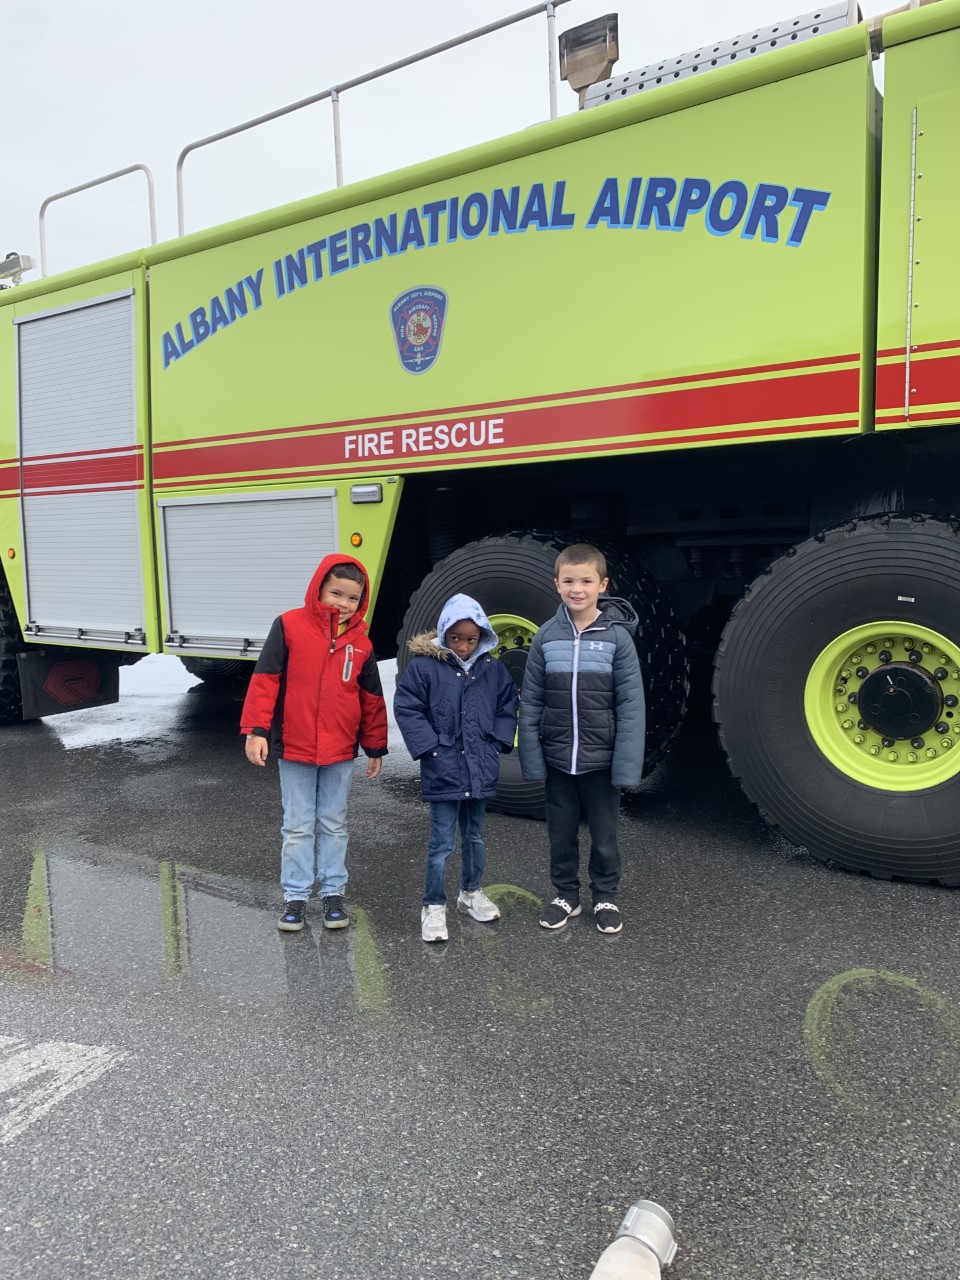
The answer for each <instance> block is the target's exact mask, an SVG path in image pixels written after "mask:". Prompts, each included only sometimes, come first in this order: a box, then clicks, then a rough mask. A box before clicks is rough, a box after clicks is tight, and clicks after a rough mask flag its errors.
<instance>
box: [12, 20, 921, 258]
mask: <svg viewBox="0 0 960 1280" xmlns="http://www.w3.org/2000/svg"><path fill="white" fill-rule="evenodd" d="M532 2H533V0H480V2H479V3H477V4H474V5H469V4H467V3H464V2H462V0H417V3H414V4H399V3H396V0H271V2H270V3H263V0H192V3H189V4H176V5H163V6H160V5H157V6H154V5H146V4H144V3H143V2H142V0H84V2H83V3H77V0H3V3H2V4H0V12H2V14H3V61H2V63H0V107H2V117H0V118H2V120H3V130H2V134H0V257H2V256H3V255H4V254H6V253H8V252H10V251H13V250H16V251H17V252H20V253H29V254H31V255H32V256H33V257H34V259H35V260H36V261H37V263H38V264H39V236H38V230H37V216H38V213H39V208H40V204H41V202H42V201H43V200H44V198H45V197H47V196H49V195H52V194H53V193H54V192H57V191H61V190H63V189H64V188H67V187H71V186H74V185H76V184H78V183H81V182H85V181H87V180H89V179H91V178H95V177H98V176H99V175H101V174H105V173H109V172H111V171H113V170H115V169H120V168H123V167H125V166H126V165H129V164H134V163H140V164H145V165H147V166H149V168H150V169H151V170H152V171H153V174H154V177H155V179H156V183H157V203H158V221H159V237H160V239H161V240H164V239H168V238H170V237H172V236H173V235H175V234H176V189H175V172H176V161H177V156H178V154H179V152H180V150H181V149H182V148H183V147H184V146H185V145H186V144H187V143H189V142H192V141H195V140H196V139H199V138H202V137H205V136H207V135H208V134H211V133H216V132H217V131H219V130H220V129H223V128H227V127H229V126H230V125H233V124H237V123H239V122H241V121H243V120H247V119H250V118H251V117H253V116H257V115H261V114H264V113H266V112H268V111H272V110H274V109H275V108H277V107H280V106H283V105H285V104H286V103H289V102H294V101H296V100H297V99H299V98H304V97H308V96H310V95H311V94H314V93H318V92H320V91H321V90H323V89H326V88H328V87H329V86H330V85H332V84H335V83H337V82H342V81H345V80H348V79H350V78H352V77H355V76H358V75H362V74H364V73H365V72H368V71H372V70H374V69H375V68H377V67H380V66H383V65H384V64H386V63H388V62H393V61H395V60H397V59H400V58H403V57H405V56H407V55H409V54H412V53H415V52H417V51H418V50H420V49H424V48H427V47H428V46H430V45H433V44H438V43H440V42H442V41H444V40H447V39H450V38H451V37H453V36H456V35H460V34H462V33H464V32H467V31H470V30H472V29H474V28H476V27H478V26H482V25H485V24H486V23H488V22H492V21H494V20H496V19H497V18H501V17H505V16H507V15H509V14H512V13H516V12H518V11H520V10H522V9H524V8H527V7H530V5H531V3H532ZM805 3H806V5H809V0H798V3H797V5H796V7H795V8H791V7H790V6H789V4H787V5H786V6H784V4H783V2H782V0H659V2H658V3H656V2H652V0H620V3H619V4H617V3H616V0H571V2H570V3H567V4H564V5H563V6H562V7H561V8H559V9H558V10H557V18H558V29H559V30H563V29H565V28H566V27H570V26H576V25H578V24H579V23H581V22H585V21H587V20H588V19H590V18H594V17H598V16H600V15H601V14H604V13H608V12H613V11H617V12H619V15H620V49H621V56H620V61H619V63H618V64H617V69H618V70H619V71H622V72H626V71H630V70H633V69H635V68H637V67H641V66H644V65H646V64H647V63H648V62H651V61H653V60H654V59H659V58H663V57H667V56H669V55H671V54H680V53H684V52H686V51H688V50H690V49H693V48H695V47H697V46H698V45H700V44H702V43H706V42H707V41H713V40H717V39H721V38H726V37H729V36H733V35H736V34H739V33H740V32H743V31H746V29H747V28H748V27H753V26H755V25H769V24H771V23H773V22H776V21H778V20H779V19H781V18H791V17H794V16H796V15H797V14H799V13H804V12H810V11H811V10H810V8H809V7H805ZM896 3H897V0H865V2H864V0H861V9H862V10H863V12H864V13H865V14H867V15H872V14H875V13H880V12H883V11H884V10H886V9H889V8H893V7H894V6H895V4H896ZM546 64H547V59H546V19H545V18H544V17H535V18H530V19H528V20H527V21H526V22H523V23H521V24H518V25H516V26H513V27H510V28H508V29H507V30H505V31H502V32H498V33H496V34H495V35H492V36H487V37H484V38H483V39H482V40H480V41H477V42H475V43H473V44H471V45H469V46H467V47H466V48H465V49H458V50H455V51H453V52H450V53H446V54H443V55H440V57H438V58H436V59H432V60H430V61H429V62H426V63H423V64H421V65H420V66H418V67H415V68H411V69H408V70H405V71H401V72H398V73H395V74H394V75H391V76H389V77H386V78H385V79H383V80H381V81H379V82H377V83H376V84H373V85H366V86H362V87H360V88H357V89H354V90H352V91H350V92H349V93H347V94H345V95H344V97H343V100H342V105H341V111H342V118H343V133H344V170H345V179H346V181H347V182H350V181H354V180H357V179H360V178H364V177H368V176H370V175H371V174H375V173H380V172H384V171H386V170H389V169H394V168H397V167H400V166H402V165H405V164H409V163H412V162H414V161H417V160H421V159H426V158H428V157H430V156H434V155H440V154H443V153H445V152H448V151H453V150H456V149H458V148H460V147H463V146H468V145H470V144H472V143H474V142H480V141H483V140H485V139H488V138H493V137H497V136H499V135H501V134H504V133H509V132H512V131H513V130H516V129H521V128H524V127H525V126H527V125H529V124H532V123H534V122H536V121H538V120H542V119H545V118H546V117H547V116H548V114H549V98H548V90H547V74H546ZM575 109H576V97H575V95H574V94H573V92H572V91H571V90H570V88H569V87H568V86H567V85H566V84H561V85H560V111H561V113H564V114H565V113H567V112H570V111H573V110H575ZM334 184H335V176H334V161H333V142H332V125H331V109H330V105H329V103H326V102H325V103H321V104H318V105H315V106H312V107H309V108H307V109H306V110H304V111H302V112H299V113H297V114H296V115H293V116H288V117H286V118H284V119H282V120H280V121H275V122H273V123H271V124H269V125H265V126H262V127H261V128H259V129H256V130H253V131H251V132H250V133H247V134H245V135H242V136H241V137H240V138H235V139H230V140H228V141H226V142H222V143H219V144H217V145H215V146H213V147H211V148H209V149H204V150H202V151H200V152H198V153H196V154H194V155H193V156H191V157H190V158H189V159H188V160H187V162H186V168H185V192H186V200H185V205H186V212H187V230H196V229H198V228H200V227H203V226H209V225H212V224H214V223H218V222H223V221H227V220H229V219H230V218H234V217H239V216H241V215H243V214H246V213H252V212H255V211H257V210H261V209H267V208H270V207H272V206H274V205H277V204H283V203H285V202H287V201H288V200H294V199H299V198H300V197H303V196H307V195H311V194H315V193H317V192H320V191H324V190H326V189H328V188H329V187H331V186H333V185H334ZM148 242H149V223H148V218H147V201H146V184H145V182H144V180H143V178H142V176H141V175H139V174H135V175H132V176H130V177H127V178H124V179H122V180H121V181H119V182H116V183H113V184H110V185H109V186H107V187H106V188H102V189H99V190H96V191H93V192H85V193H83V194H81V195H78V196H74V197H72V198H70V199H69V200H66V201H64V202H62V203H57V204H55V205H54V206H53V207H52V209H51V210H50V211H49V213H48V215H47V250H48V255H49V266H50V270H51V272H53V271H60V270H65V269H67V268H69V267H74V266H78V265H80V264H82V263H86V262H92V261H95V260H97V259H99V258H103V257H108V256H112V255H113V254H115V253H120V252H122V251H124V250H127V249H132V248H136V247H137V246H139V245H142V244H145V243H148ZM38 274H39V272H37V273H35V274H33V275H31V276H29V277H27V279H35V278H37V275H38Z"/></svg>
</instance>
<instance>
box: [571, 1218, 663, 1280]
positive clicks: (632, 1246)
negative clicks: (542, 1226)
mask: <svg viewBox="0 0 960 1280" xmlns="http://www.w3.org/2000/svg"><path fill="white" fill-rule="evenodd" d="M676 1252H677V1246H676V1243H675V1242H674V1239H673V1219H672V1218H671V1217H670V1215H669V1213H667V1211H666V1209H661V1207H660V1205H658V1204H654V1203H653V1201H652V1200H638V1201H637V1203H636V1204H635V1205H632V1206H631V1207H630V1208H629V1209H628V1210H627V1214H626V1217H625V1218H624V1219H623V1222H621V1224H620V1230H619V1231H618V1232H617V1235H616V1238H615V1239H614V1241H613V1243H612V1244H610V1245H608V1246H607V1247H606V1249H604V1251H603V1253H602V1254H601V1255H600V1257H599V1259H598V1260H597V1265H596V1266H595V1267H594V1269H593V1271H592V1273H591V1276H590V1280H660V1268H661V1267H669V1265H670V1263H671V1262H672V1261H673V1256H674V1254H675V1253H676Z"/></svg>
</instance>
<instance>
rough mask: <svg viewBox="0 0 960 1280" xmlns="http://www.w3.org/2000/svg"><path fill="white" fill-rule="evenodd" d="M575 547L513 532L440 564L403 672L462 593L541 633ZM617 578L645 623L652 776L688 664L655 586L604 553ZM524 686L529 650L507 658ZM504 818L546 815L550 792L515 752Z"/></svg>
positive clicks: (418, 605) (641, 649)
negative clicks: (562, 556)
mask: <svg viewBox="0 0 960 1280" xmlns="http://www.w3.org/2000/svg"><path fill="white" fill-rule="evenodd" d="M574 541H576V539H575V538H574V537H562V536H560V535H558V534H542V533H511V534H506V535H503V536H501V537H491V538H483V539H481V540H480V541H478V542H471V543H468V544H467V545H466V546H464V547H460V548H459V549H458V550H457V551H454V552H453V554H452V555H449V556H447V558H446V559H445V560H441V561H440V563H439V564H437V565H435V566H434V568H433V570H432V572H431V573H429V574H428V575H427V577H426V578H425V579H424V580H423V582H422V584H421V585H420V588H419V589H418V590H417V591H416V592H415V594H414V595H413V597H412V599H411V601H410V606H409V608H408V609H407V612H406V615H405V617H404V620H403V627H402V629H401V631H400V634H399V636H398V637H397V646H398V654H397V668H398V671H399V672H401V673H402V672H403V670H404V668H405V667H406V665H407V662H408V661H409V659H410V654H409V651H408V649H407V642H408V641H409V640H410V638H411V637H412V636H414V635H416V634H417V633H418V632H421V631H427V630H430V629H431V628H433V627H435V626H436V625H437V618H438V617H439V614H440V609H441V607H442V606H443V604H444V602H445V601H446V600H447V599H448V598H449V597H450V596H451V595H453V594H455V593H456V592H458V591H462V592H465V593H466V594H467V595H471V596H474V597H475V598H476V599H477V600H479V601H480V603H481V604H482V605H483V607H484V609H485V611H486V612H487V614H488V615H489V616H490V617H494V616H497V615H514V616H517V617H522V618H526V619H528V620H529V621H530V622H531V623H533V624H534V628H536V627H538V626H540V624H541V623H543V622H545V621H546V620H547V618H549V617H551V616H552V615H553V614H554V613H556V610H557V605H558V603H559V597H558V596H557V592H556V588H555V587H554V585H553V572H554V561H555V559H556V556H557V552H558V551H560V550H561V549H562V548H563V547H564V546H567V545H569V544H570V543H571V542H574ZM604 555H605V556H606V557H607V565H608V570H609V575H610V586H609V587H608V592H609V593H610V594H611V595H618V596H623V597H625V598H626V599H628V600H629V601H630V603H631V604H632V605H633V607H634V608H635V609H636V611H637V614H638V616H639V619H640V628H639V632H640V634H639V635H638V639H637V651H638V654H639V657H640V664H641V667H642V669H643V675H644V687H645V693H646V699H647V741H646V765H645V771H646V772H649V771H650V770H651V769H653V768H655V766H656V765H657V764H659V762H660V761H661V760H662V759H663V757H664V755H665V754H666V752H667V750H668V748H669V746H670V743H671V741H672V740H673V738H674V737H675V736H676V734H677V732H678V730H679V728H680V724H681V721H682V719H683V713H684V708H685V705H686V697H687V688H688V684H687V665H686V656H685V652H684V642H683V635H682V633H681V631H680V626H679V623H678V622H677V619H676V617H675V615H674V613H673V610H672V609H671V608H670V605H669V604H668V602H667V600H666V598H665V597H664V596H663V594H662V593H661V591H660V589H659V587H658V586H657V584H656V582H655V581H654V580H653V578H651V577H650V576H649V574H647V573H646V572H645V571H644V570H642V569H639V568H638V567H637V566H635V565H633V564H631V563H630V562H629V561H628V560H626V559H625V558H624V557H623V556H622V555H619V554H617V553H615V552H610V551H608V549H607V548H604ZM502 660H503V661H506V662H507V663H508V665H509V666H510V669H511V673H512V674H513V675H514V677H515V678H516V679H517V681H518V683H519V682H521V681H522V677H523V667H524V665H525V662H526V649H525V648H521V647H518V648H516V649H510V650H509V651H508V652H507V653H506V654H504V655H503V658H502ZM491 808H494V809H496V810H498V811H500V812H502V813H512V814H517V815H519V816H522V817H535V818H539V817H542V816H543V787H542V785H541V784H540V783H529V782H524V781H523V778H522V777H521V774H520V765H519V760H518V759H517V754H516V752H514V753H512V754H511V755H507V756H504V757H503V760H502V762H501V768H500V783H499V786H498V789H497V798H496V800H495V801H493V802H492V803H491Z"/></svg>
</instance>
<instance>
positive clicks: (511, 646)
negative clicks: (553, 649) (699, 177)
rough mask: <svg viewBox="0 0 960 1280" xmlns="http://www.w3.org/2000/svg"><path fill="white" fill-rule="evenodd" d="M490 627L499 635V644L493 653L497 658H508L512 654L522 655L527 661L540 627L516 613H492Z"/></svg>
mask: <svg viewBox="0 0 960 1280" xmlns="http://www.w3.org/2000/svg"><path fill="white" fill-rule="evenodd" d="M490 625H491V627H493V629H494V631H495V632H496V633H497V639H498V641H499V644H498V645H497V647H496V648H495V649H494V650H493V651H492V652H493V654H494V656H495V657H497V658H501V659H503V658H507V657H509V655H510V654H511V653H516V654H522V655H523V660H524V661H526V657H527V654H528V653H529V651H530V641H531V640H532V639H533V637H534V636H535V635H536V634H537V631H538V630H539V627H538V626H537V624H536V623H535V622H531V621H530V619H529V618H521V617H520V615H519V614H516V613H492V614H491V615H490Z"/></svg>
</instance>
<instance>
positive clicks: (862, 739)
mask: <svg viewBox="0 0 960 1280" xmlns="http://www.w3.org/2000/svg"><path fill="white" fill-rule="evenodd" d="M853 740H854V742H855V743H856V744H857V746H858V747H862V746H863V744H864V743H865V742H866V738H865V737H864V735H863V734H862V733H855V734H854V735H853Z"/></svg>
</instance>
